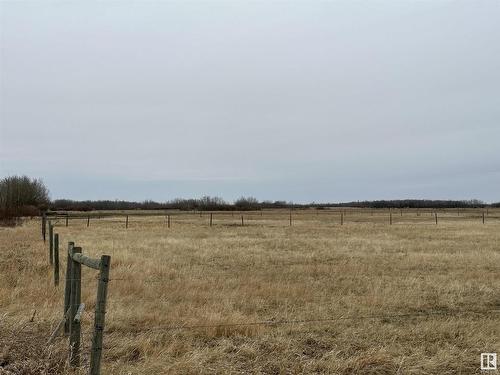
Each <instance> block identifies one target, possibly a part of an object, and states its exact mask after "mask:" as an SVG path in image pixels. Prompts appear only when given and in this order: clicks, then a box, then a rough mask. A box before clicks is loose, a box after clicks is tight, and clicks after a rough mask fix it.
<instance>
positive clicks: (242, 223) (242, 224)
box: [241, 215, 245, 227]
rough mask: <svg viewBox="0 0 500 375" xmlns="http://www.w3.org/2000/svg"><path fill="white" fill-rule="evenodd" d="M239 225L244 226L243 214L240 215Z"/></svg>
mask: <svg viewBox="0 0 500 375" xmlns="http://www.w3.org/2000/svg"><path fill="white" fill-rule="evenodd" d="M241 226H242V227H244V226H245V223H244V222H243V215H241Z"/></svg>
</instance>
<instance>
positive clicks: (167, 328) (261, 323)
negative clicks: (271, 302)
mask: <svg viewBox="0 0 500 375" xmlns="http://www.w3.org/2000/svg"><path fill="white" fill-rule="evenodd" d="M491 313H500V310H483V311H476V310H454V311H427V312H418V313H402V314H385V315H384V314H378V315H361V316H339V317H334V318H322V319H292V320H276V321H272V320H264V321H258V322H246V323H245V322H236V323H218V324H196V325H170V326H168V325H167V326H157V327H150V328H146V329H145V331H151V330H155V331H156V330H161V331H171V330H196V329H202V328H225V327H227V328H229V327H242V326H276V325H285V324H306V323H325V322H334V321H339V320H365V319H394V318H410V317H424V316H434V315H441V316H446V315H448V316H453V315H457V314H477V315H487V314H491Z"/></svg>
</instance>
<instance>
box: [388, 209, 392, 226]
mask: <svg viewBox="0 0 500 375" xmlns="http://www.w3.org/2000/svg"><path fill="white" fill-rule="evenodd" d="M389 225H392V212H389Z"/></svg>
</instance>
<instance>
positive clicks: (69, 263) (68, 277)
mask: <svg viewBox="0 0 500 375" xmlns="http://www.w3.org/2000/svg"><path fill="white" fill-rule="evenodd" d="M74 245H75V244H74V242H68V252H67V257H66V261H67V263H66V285H65V287H64V311H63V316H65V315H66V312H67V311H68V309H69V305H70V302H71V277H72V275H71V274H72V271H71V268H72V264H73V260H72V259H71V256H70V253H71V252H72V251H73V246H74ZM64 333H65V334H68V333H69V318H68V319H66V322H65V323H64Z"/></svg>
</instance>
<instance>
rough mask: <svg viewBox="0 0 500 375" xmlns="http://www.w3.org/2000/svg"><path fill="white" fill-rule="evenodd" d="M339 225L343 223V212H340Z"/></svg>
mask: <svg viewBox="0 0 500 375" xmlns="http://www.w3.org/2000/svg"><path fill="white" fill-rule="evenodd" d="M340 225H344V212H341V213H340Z"/></svg>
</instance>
